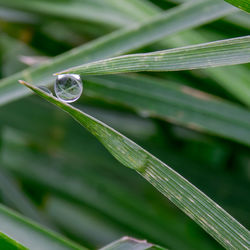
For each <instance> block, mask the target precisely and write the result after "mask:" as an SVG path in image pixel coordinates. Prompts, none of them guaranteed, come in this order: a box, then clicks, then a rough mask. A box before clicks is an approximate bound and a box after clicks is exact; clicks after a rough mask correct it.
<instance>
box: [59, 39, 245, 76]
mask: <svg viewBox="0 0 250 250" xmlns="http://www.w3.org/2000/svg"><path fill="white" fill-rule="evenodd" d="M248 62H250V36H245V37H239V38H234V39H227V40H221V41H216V42H211V43H204V44H198V45H192V46H187V47H182V48H177V49H169V50H162V51H157V52H153V53H143V54H133V55H125V56H119V57H114V58H110V59H105V60H101V61H97V62H92V63H88V64H84V65H81V66H78V67H74V68H71V69H67V70H64V71H62V72H59V73H56V75H59V74H61V73H62V74H63V73H75V74H79V75H102V74H117V73H127V72H138V71H178V70H190V69H200V68H208V67H218V66H226V65H234V64H241V63H248Z"/></svg>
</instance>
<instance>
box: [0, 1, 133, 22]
mask: <svg viewBox="0 0 250 250" xmlns="http://www.w3.org/2000/svg"><path fill="white" fill-rule="evenodd" d="M0 5H2V6H5V7H9V8H13V9H16V10H23V11H26V12H31V13H37V14H41V15H47V16H49V17H54V18H64V19H69V20H75V21H78V22H84V21H90V22H94V23H99V24H100V23H101V24H105V25H109V26H113V27H121V26H124V25H130V24H132V21H131V20H129V19H128V18H126V15H122V13H118V12H117V11H116V10H115V9H113V8H110V6H107V5H105V4H103V3H102V2H96V1H93V0H84V1H63V2H61V1H44V0H36V1H25V2H20V1H18V0H12V1H5V0H0Z"/></svg>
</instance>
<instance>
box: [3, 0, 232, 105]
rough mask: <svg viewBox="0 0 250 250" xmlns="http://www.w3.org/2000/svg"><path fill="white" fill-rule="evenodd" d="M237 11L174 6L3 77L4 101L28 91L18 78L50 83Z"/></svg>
mask: <svg viewBox="0 0 250 250" xmlns="http://www.w3.org/2000/svg"><path fill="white" fill-rule="evenodd" d="M233 11H234V8H233V7H232V6H230V5H228V4H226V3H224V2H223V1H214V0H206V1H198V2H197V1H194V2H192V3H189V4H186V5H183V6H179V7H176V8H174V9H170V10H169V11H166V12H164V13H162V14H160V15H157V16H156V17H153V18H152V19H150V20H148V21H147V22H145V23H143V24H140V25H135V26H133V27H130V28H126V29H124V30H118V31H116V32H113V33H111V34H109V35H107V36H105V37H101V38H100V39H97V40H95V41H93V42H90V43H88V44H86V45H83V46H80V47H78V48H76V49H73V50H71V51H69V52H67V53H65V54H63V55H60V56H58V57H56V58H55V59H52V60H50V61H48V62H47V63H45V64H43V65H41V66H37V67H30V68H28V69H26V70H24V71H22V72H20V73H17V74H14V75H12V76H10V77H8V78H5V79H3V80H1V81H0V105H3V104H5V103H8V102H11V101H13V100H15V99H18V98H21V97H23V96H25V95H27V94H28V91H26V90H25V89H24V88H22V87H21V86H18V83H17V81H18V79H24V80H26V81H29V82H33V83H35V84H38V85H40V84H42V85H49V84H51V83H52V82H53V80H54V78H53V77H52V74H53V73H54V72H57V71H61V70H63V69H65V68H69V67H74V66H77V65H80V64H83V63H88V62H92V61H96V60H100V59H104V58H108V57H110V56H116V55H120V54H123V53H125V52H128V51H131V50H135V49H137V48H141V47H143V46H146V45H148V44H150V43H153V42H155V41H158V40H160V39H162V38H164V37H165V36H168V35H171V34H174V33H177V32H179V31H181V30H185V29H188V28H192V27H197V26H199V25H202V24H204V23H207V22H210V21H212V20H215V19H217V18H219V17H222V16H225V15H227V14H229V13H231V12H233Z"/></svg>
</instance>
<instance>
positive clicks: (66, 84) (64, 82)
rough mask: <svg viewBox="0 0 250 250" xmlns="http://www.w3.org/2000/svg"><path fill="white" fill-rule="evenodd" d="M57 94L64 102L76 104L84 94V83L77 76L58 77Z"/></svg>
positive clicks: (64, 75) (65, 75)
mask: <svg viewBox="0 0 250 250" xmlns="http://www.w3.org/2000/svg"><path fill="white" fill-rule="evenodd" d="M54 88H55V94H56V96H57V98H58V99H60V100H61V101H63V102H74V101H76V100H77V99H78V98H79V97H80V96H81V94H82V89H83V87H82V81H81V78H80V76H79V75H77V74H63V75H59V76H57V79H56V83H55V86H54Z"/></svg>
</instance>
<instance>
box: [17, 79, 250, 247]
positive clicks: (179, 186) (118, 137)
mask: <svg viewBox="0 0 250 250" xmlns="http://www.w3.org/2000/svg"><path fill="white" fill-rule="evenodd" d="M20 83H22V84H24V85H26V86H27V87H29V88H30V89H31V90H33V91H34V92H35V93H37V94H38V95H40V96H41V97H43V98H45V99H46V100H47V101H49V102H51V103H53V104H55V105H56V106H58V107H60V108H61V109H62V110H64V111H65V112H67V113H69V114H70V115H71V116H72V117H73V118H74V119H75V120H76V121H78V122H79V123H80V124H81V125H82V126H84V127H85V128H86V129H87V130H89V131H90V132H91V133H92V134H93V135H94V136H96V137H97V139H98V140H99V141H100V142H101V143H102V144H103V145H104V146H105V147H106V148H107V149H108V151H109V152H110V153H111V154H112V155H113V156H114V157H115V158H116V159H117V160H118V161H120V162H121V163H122V164H124V165H125V166H126V167H129V168H132V169H134V170H136V171H137V172H138V173H139V174H141V175H142V176H143V177H144V178H145V179H146V180H148V181H149V182H150V183H151V184H152V185H153V186H155V187H156V188H157V189H158V190H159V191H160V192H161V193H162V194H164V195H165V196H166V197H168V198H169V199H170V200H171V201H172V202H173V203H174V204H175V205H176V206H178V207H179V208H180V209H181V210H182V211H184V212H185V213H186V214H187V215H188V216H190V217H191V218H192V219H193V220H194V221H195V222H197V223H198V224H199V225H200V226H201V227H202V228H204V229H205V230H206V231H207V232H208V233H209V234H210V235H212V236H213V237H214V238H215V239H216V240H218V241H219V242H220V243H221V244H222V245H223V246H225V247H227V248H236V249H247V248H248V246H249V243H248V239H249V236H250V234H249V232H248V230H247V229H246V228H244V227H243V226H242V225H241V224H240V223H239V222H237V221H236V220H235V219H234V218H233V217H231V216H230V215H229V214H228V213H227V212H226V211H224V210H223V209H222V208H221V207H220V206H219V205H217V204H216V203H215V202H214V201H212V200H211V199H210V198H208V197H207V196H206V195H205V194H204V193H202V192H201V191H200V190H199V189H197V188H196V187H195V186H193V185H192V184H191V183H189V182H188V181H187V180H186V179H184V178H183V177H182V176H180V175H179V174H178V173H176V172H175V171H174V170H173V169H171V168H170V167H169V166H167V165H166V164H164V163H163V162H161V161H160V160H158V159H157V158H155V157H154V156H153V155H151V154H150V153H148V152H147V151H145V150H144V149H143V148H141V147H140V146H138V145H137V144H136V143H134V142H133V141H131V140H129V139H128V138H126V137H125V136H123V135H122V134H120V133H118V132H117V131H115V130H114V129H112V128H110V127H109V126H107V125H106V124H104V123H102V122H100V121H98V120H96V119H95V118H93V117H91V116H89V115H87V114H85V113H83V112H81V111H80V110H78V109H76V108H74V107H72V106H70V105H68V104H66V103H63V102H61V101H59V100H58V99H56V98H55V97H53V96H50V95H48V94H46V93H45V92H43V91H41V90H40V89H39V88H37V87H35V86H33V85H30V84H29V83H26V82H24V81H20Z"/></svg>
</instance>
